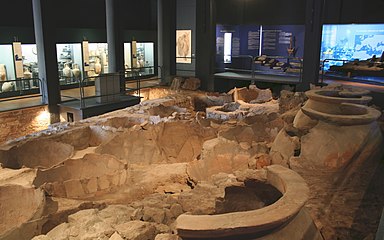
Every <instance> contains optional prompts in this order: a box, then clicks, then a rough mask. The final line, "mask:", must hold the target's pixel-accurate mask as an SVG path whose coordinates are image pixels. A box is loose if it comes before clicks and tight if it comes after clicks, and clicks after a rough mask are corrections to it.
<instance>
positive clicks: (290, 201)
mask: <svg viewBox="0 0 384 240" xmlns="http://www.w3.org/2000/svg"><path fill="white" fill-rule="evenodd" d="M266 169H267V173H266V178H267V179H266V182H267V183H268V184H270V185H272V186H273V187H275V188H276V189H278V190H279V191H280V193H281V194H282V197H281V198H279V199H278V200H277V201H276V202H274V203H273V204H271V205H269V206H267V207H263V208H260V209H257V210H251V211H241V212H231V213H224V214H217V215H188V214H182V215H180V216H179V217H178V218H177V219H176V229H177V233H178V235H179V236H180V237H181V238H207V239H211V238H219V237H228V238H230V239H237V238H236V237H238V236H241V235H248V234H255V235H256V234H257V235H259V236H262V235H265V234H267V232H268V233H270V232H272V231H273V230H275V229H278V228H279V227H282V226H283V225H284V224H286V223H288V222H289V221H290V220H291V219H293V218H294V217H295V216H296V215H297V214H298V213H299V211H300V210H301V209H302V208H303V206H304V204H305V203H306V201H307V200H308V196H309V189H308V186H307V184H306V183H305V181H304V179H303V178H301V177H300V176H299V175H298V174H297V173H296V172H294V171H292V170H290V169H288V168H285V167H282V166H279V165H272V166H269V167H267V168H266Z"/></svg>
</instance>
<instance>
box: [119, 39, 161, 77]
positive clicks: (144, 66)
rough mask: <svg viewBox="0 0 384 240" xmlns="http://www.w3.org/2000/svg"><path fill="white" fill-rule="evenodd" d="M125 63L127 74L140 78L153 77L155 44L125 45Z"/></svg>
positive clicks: (138, 43) (136, 43) (134, 43)
mask: <svg viewBox="0 0 384 240" xmlns="http://www.w3.org/2000/svg"><path fill="white" fill-rule="evenodd" d="M124 61H125V71H126V72H127V73H135V74H137V75H138V76H147V75H153V74H154V72H155V67H154V43H153V42H146V43H140V42H133V43H132V44H131V43H124ZM127 76H131V74H127Z"/></svg>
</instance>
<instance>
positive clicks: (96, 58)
mask: <svg viewBox="0 0 384 240" xmlns="http://www.w3.org/2000/svg"><path fill="white" fill-rule="evenodd" d="M88 49H89V69H88V72H87V75H88V77H95V76H98V75H99V74H102V73H108V44H107V43H89V44H88Z"/></svg>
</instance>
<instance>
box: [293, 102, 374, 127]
mask: <svg viewBox="0 0 384 240" xmlns="http://www.w3.org/2000/svg"><path fill="white" fill-rule="evenodd" d="M301 110H302V111H303V113H304V114H306V115H307V116H309V117H311V118H313V119H317V120H322V121H325V122H330V123H334V124H338V125H344V126H349V125H365V124H369V123H371V122H374V121H376V120H377V119H378V118H379V117H380V116H381V112H380V111H378V110H376V109H374V108H371V107H367V106H364V105H358V104H351V103H342V104H341V105H340V106H339V110H340V111H339V114H329V113H324V112H320V111H316V110H314V109H311V108H309V107H307V106H304V107H302V108H301Z"/></svg>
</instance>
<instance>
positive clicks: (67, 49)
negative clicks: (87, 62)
mask: <svg viewBox="0 0 384 240" xmlns="http://www.w3.org/2000/svg"><path fill="white" fill-rule="evenodd" d="M56 50H57V64H58V70H59V81H60V85H69V84H73V83H78V82H79V81H80V80H81V79H82V78H83V64H82V61H83V60H82V55H81V43H66V44H56Z"/></svg>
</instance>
